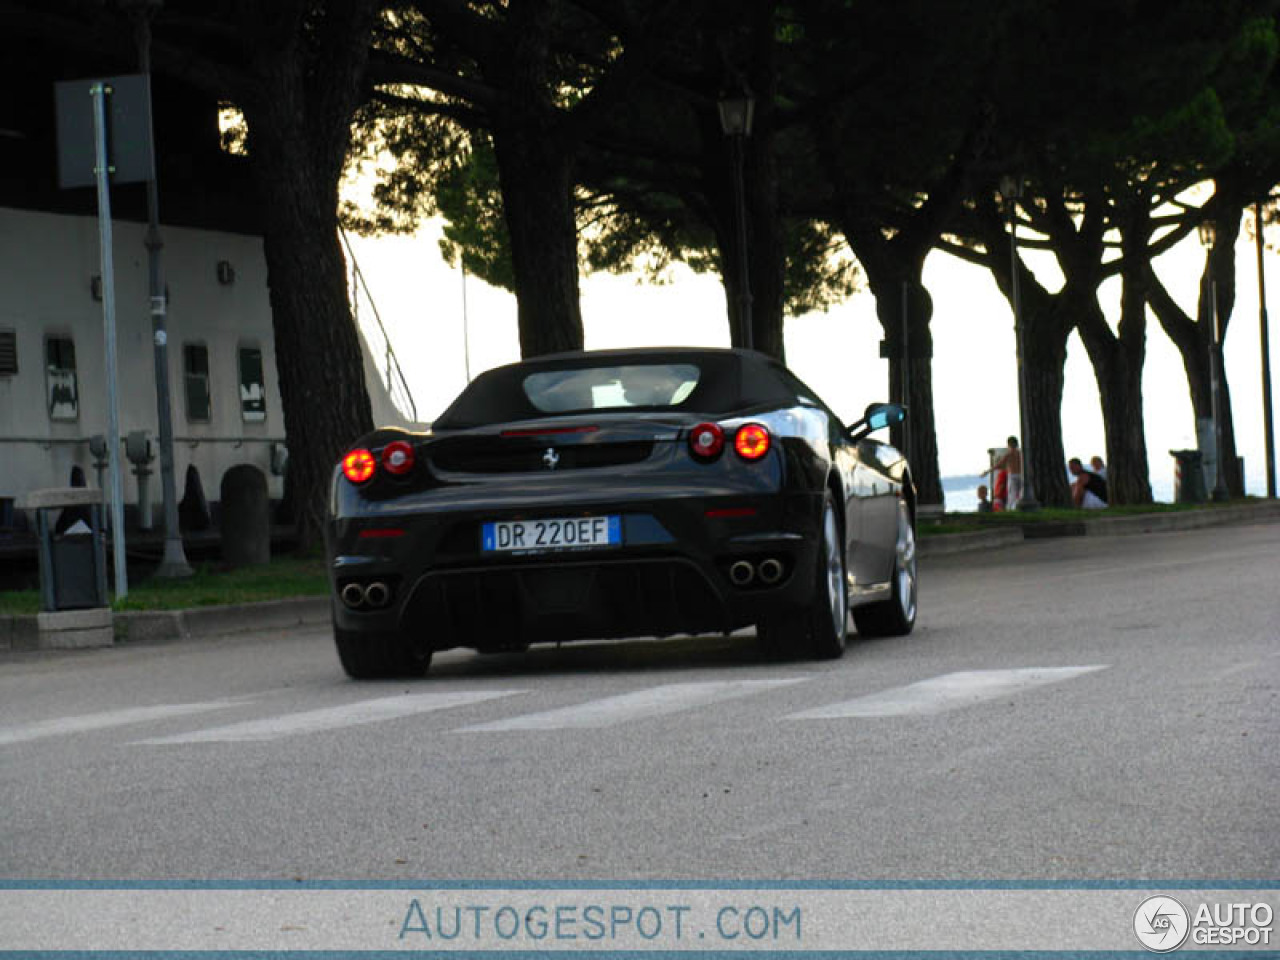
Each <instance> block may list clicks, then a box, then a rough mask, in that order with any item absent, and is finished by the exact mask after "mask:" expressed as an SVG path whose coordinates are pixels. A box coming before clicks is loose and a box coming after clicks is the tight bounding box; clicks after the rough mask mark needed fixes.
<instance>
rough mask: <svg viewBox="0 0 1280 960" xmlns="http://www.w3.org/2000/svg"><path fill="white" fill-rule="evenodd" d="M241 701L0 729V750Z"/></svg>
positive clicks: (123, 711) (146, 709)
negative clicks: (14, 745) (44, 739)
mask: <svg viewBox="0 0 1280 960" xmlns="http://www.w3.org/2000/svg"><path fill="white" fill-rule="evenodd" d="M245 699H246V698H235V699H230V700H211V701H208V702H206V703H162V704H157V705H156V706H153V707H125V708H123V709H121V710H107V711H104V712H102V713H86V714H82V715H80V716H76V717H58V718H56V719H53V720H41V721H39V722H37V723H28V724H24V725H23V726H20V727H9V728H7V729H0V746H7V745H9V744H11V743H26V742H27V741H29V740H41V739H43V738H45V737H61V736H67V735H69V734H75V733H92V732H94V731H95V730H106V729H109V728H111V727H123V726H126V725H128V724H131V723H147V722H148V721H151V720H167V719H169V718H170V717H185V716H190V715H191V714H195V713H207V712H209V711H211V710H226V709H227V708H228V707H234V706H239V705H241V704H243V703H244V702H245Z"/></svg>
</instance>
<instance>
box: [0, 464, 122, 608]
mask: <svg viewBox="0 0 1280 960" xmlns="http://www.w3.org/2000/svg"><path fill="white" fill-rule="evenodd" d="M18 505H19V506H20V507H21V508H23V509H26V510H34V511H35V515H36V539H37V543H38V546H39V552H40V606H41V607H42V608H43V609H44V610H47V611H56V610H79V609H83V608H86V607H105V606H106V605H107V563H106V549H105V546H104V543H103V534H102V491H100V490H90V489H88V488H86V487H56V488H54V489H51V490H34V491H32V492H31V493H29V494H27V495H26V496H25V497H23V498H22V500H21V501H20V502H19V504H18ZM67 508H73V509H74V508H79V509H81V510H85V511H86V512H87V519H80V520H77V521H76V522H75V523H74V524H72V525H71V526H70V527H68V528H67V529H66V530H65V531H63V532H62V533H57V532H56V531H55V529H54V519H53V514H55V513H57V512H59V511H62V510H66V509H67Z"/></svg>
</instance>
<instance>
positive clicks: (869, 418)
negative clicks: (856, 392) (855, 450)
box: [849, 403, 907, 441]
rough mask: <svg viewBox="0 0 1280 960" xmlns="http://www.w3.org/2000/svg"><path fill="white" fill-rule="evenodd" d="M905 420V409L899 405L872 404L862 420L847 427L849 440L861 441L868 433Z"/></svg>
mask: <svg viewBox="0 0 1280 960" xmlns="http://www.w3.org/2000/svg"><path fill="white" fill-rule="evenodd" d="M905 419H907V408H906V407H904V406H903V405H902V404H900V403H873V404H870V405H869V406H868V407H867V409H866V411H865V412H864V413H863V414H862V419H861V420H859V421H858V422H857V423H855V424H853V425H852V426H851V427H849V439H851V440H855V441H856V440H861V439H862V438H863V437H865V436H867V435H868V434H869V433H873V432H875V431H876V430H883V429H884V428H885V427H892V426H895V425H897V424H899V423H901V422H902V421H903V420H905Z"/></svg>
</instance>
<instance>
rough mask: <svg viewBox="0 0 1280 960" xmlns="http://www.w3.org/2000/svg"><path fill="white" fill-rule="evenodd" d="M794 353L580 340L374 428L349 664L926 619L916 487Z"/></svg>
mask: <svg viewBox="0 0 1280 960" xmlns="http://www.w3.org/2000/svg"><path fill="white" fill-rule="evenodd" d="M905 415H906V413H905V410H904V409H903V408H902V407H901V406H898V405H895V404H887V403H877V404H872V405H871V406H869V407H868V408H867V410H866V412H865V414H864V416H863V417H862V418H861V419H860V420H858V421H857V422H856V423H854V424H852V425H850V426H846V425H845V424H843V423H842V422H841V421H840V419H839V418H838V417H837V416H836V415H835V414H834V413H833V412H832V411H831V409H830V408H829V407H827V406H826V404H824V403H823V402H822V401H821V400H820V399H819V398H818V396H817V395H816V394H815V393H814V392H813V391H812V390H810V389H809V388H808V387H807V386H805V384H804V383H802V382H801V381H800V380H799V379H798V378H797V377H796V376H795V375H794V374H793V373H791V371H789V370H788V369H787V368H786V367H785V366H783V365H782V364H781V363H779V362H777V361H775V360H773V359H771V358H769V357H766V356H764V355H762V354H759V353H755V352H753V351H747V350H717V349H699V348H670V349H635V350H611V351H598V352H595V351H593V352H576V353H566V354H559V355H555V356H546V357H539V358H537V359H533V360H528V361H525V362H523V363H516V364H512V365H509V366H505V367H500V368H498V369H494V370H490V371H488V372H487V373H484V374H482V375H480V376H479V377H477V378H476V379H475V380H474V381H473V382H472V383H471V384H470V385H469V386H468V387H467V388H466V389H465V390H464V391H463V392H462V393H461V395H459V396H458V398H457V399H456V400H455V401H454V402H453V404H452V405H451V406H450V407H449V408H448V409H447V410H445V412H444V413H443V414H442V415H441V416H440V417H439V419H437V420H436V421H435V423H434V424H432V426H431V429H430V431H428V432H425V433H412V432H407V431H403V430H399V429H381V430H377V431H374V432H373V433H371V434H369V435H367V436H365V437H362V438H361V439H359V440H358V441H357V442H356V443H355V444H354V445H353V446H352V447H351V449H350V451H349V452H348V453H347V454H346V455H345V456H344V457H343V460H342V462H341V464H340V465H339V466H338V468H337V469H336V470H335V472H334V477H333V485H332V490H331V496H330V510H329V519H328V523H327V526H326V531H325V540H326V547H327V552H328V559H329V576H330V580H331V584H332V589H333V627H334V635H335V639H336V642H337V647H338V655H339V658H340V659H341V661H342V665H343V667H344V668H345V670H346V671H347V673H348V674H350V675H351V676H353V677H357V678H366V677H378V676H394V675H405V674H420V673H422V672H424V671H425V670H426V668H427V666H428V665H429V664H430V661H431V656H432V654H433V652H435V651H437V650H445V649H449V648H452V647H471V648H475V649H477V650H481V651H486V652H488V651H500V650H522V649H525V648H526V647H527V646H528V645H529V644H533V643H545V642H561V641H568V640H575V639H583V638H611V637H633V636H665V635H670V634H699V633H714V632H731V631H734V630H738V629H741V628H743V627H748V626H751V625H755V627H756V631H757V634H758V636H759V638H760V640H761V642H762V643H763V644H764V645H765V647H766V648H768V649H770V650H771V651H772V652H774V653H777V654H780V655H784V656H808V657H815V658H833V657H838V656H840V655H841V654H842V653H843V652H844V647H845V639H846V630H847V626H848V620H849V615H850V612H852V616H853V621H854V624H855V626H856V627H857V630H858V632H859V633H861V634H866V635H894V634H906V633H908V632H910V631H911V629H912V627H913V626H914V624H915V619H916V601H917V575H916V552H915V511H916V505H915V489H914V486H913V484H912V480H911V471H910V468H909V466H908V464H907V462H906V460H905V459H904V458H903V456H902V455H901V454H900V453H899V452H898V451H897V450H896V449H894V448H893V447H892V446H889V445H888V444H886V443H883V442H880V441H879V440H876V439H874V438H873V436H872V434H873V433H874V432H876V431H878V430H881V429H883V428H885V427H887V426H890V425H892V424H895V423H898V422H901V420H902V419H903V418H904V417H905Z"/></svg>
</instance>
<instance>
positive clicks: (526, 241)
mask: <svg viewBox="0 0 1280 960" xmlns="http://www.w3.org/2000/svg"><path fill="white" fill-rule="evenodd" d="M553 6H554V5H553V4H551V3H548V2H547V0H524V2H521V3H516V4H512V5H511V6H510V8H509V10H508V15H507V37H508V39H509V41H510V42H509V44H508V45H507V46H506V48H505V50H504V52H505V54H506V55H505V56H503V57H502V58H501V59H500V60H497V61H495V62H491V63H489V64H488V65H487V70H488V71H489V72H491V73H492V75H493V78H494V80H495V82H496V85H497V86H498V88H499V89H500V90H501V97H500V103H499V104H498V105H497V106H496V108H495V110H494V116H493V128H492V130H493V146H494V152H495V153H496V155H497V159H498V181H499V184H500V186H501V188H502V205H503V212H504V215H505V217H506V221H507V230H508V232H509V234H510V236H511V265H512V270H513V272H514V274H515V283H516V300H517V304H518V308H517V309H518V315H519V324H520V353H521V356H524V357H533V356H538V355H539V354H544V353H556V352H559V351H562V350H581V349H582V346H583V332H582V308H581V304H580V303H579V298H578V225H577V218H576V210H575V206H574V198H573V190H574V180H573V155H574V150H575V148H576V144H575V141H574V140H573V139H572V137H571V136H570V135H569V133H568V131H567V129H566V126H565V123H566V121H565V119H564V118H563V117H562V116H561V115H560V114H559V111H558V110H557V109H556V106H555V104H554V103H552V102H551V100H550V97H551V96H552V95H553V93H554V90H553V87H552V84H551V81H550V75H549V71H548V66H549V62H550V59H551V57H552V51H551V39H550V32H551V30H552V29H553V28H554V20H555V17H554V16H553V14H554V12H555V11H554V10H553Z"/></svg>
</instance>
